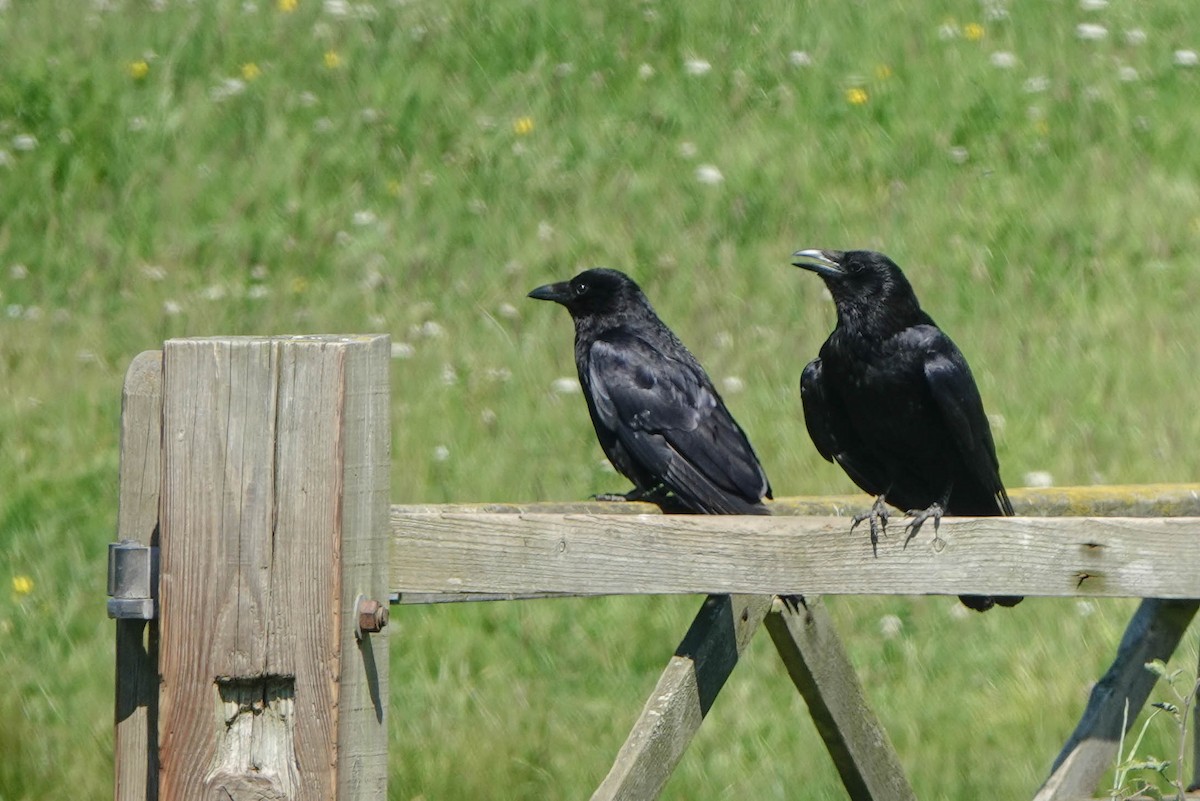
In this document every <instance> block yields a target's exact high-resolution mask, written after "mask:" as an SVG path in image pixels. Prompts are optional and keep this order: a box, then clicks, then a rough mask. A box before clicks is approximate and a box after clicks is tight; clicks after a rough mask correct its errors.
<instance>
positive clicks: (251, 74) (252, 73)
mask: <svg viewBox="0 0 1200 801" xmlns="http://www.w3.org/2000/svg"><path fill="white" fill-rule="evenodd" d="M259 75H262V70H261V69H259V68H258V65H257V64H255V63H254V62H253V61H247V62H246V63H245V64H243V65H242V77H243V78H245V79H246V80H247V81H253V80H254V79H255V78H257V77H258V76H259Z"/></svg>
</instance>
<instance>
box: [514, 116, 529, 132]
mask: <svg viewBox="0 0 1200 801" xmlns="http://www.w3.org/2000/svg"><path fill="white" fill-rule="evenodd" d="M513 133H515V134H516V135H517V136H525V135H526V134H530V133H533V117H518V118H517V119H515V120H513Z"/></svg>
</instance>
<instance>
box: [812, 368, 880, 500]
mask: <svg viewBox="0 0 1200 801" xmlns="http://www.w3.org/2000/svg"><path fill="white" fill-rule="evenodd" d="M800 401H801V404H802V406H803V408H804V425H805V427H807V428H808V436H809V438H811V439H812V441H813V445H815V446H817V452H818V453H820V454H821V455H822V456H824V457H825V459H826V461H830V462H835V463H836V464H838V465H839V466H840V467H841V468H842V469H843V470H845V471H846V475H848V476H850V480H851V481H853V482H854V483H855V484H857V485H858V486H859V487H860V488H861V489H862V490H863V491H864V492H868V493H870V494H871V495H879V494H881V493H884V492H886V491H887V489H888V478H887V469H886V466H885V465H883V464H881V463H879V462H878V461H877V460H876V459H874V458H873V457H872V456H871V453H870V451H869V450H868V448H867V447H866V446H865V445H864V444H863V442H862V439H861V438H860V437H859V436H858V434H856V433H855V431H854V426H853V424H852V423H851V422H850V418H849V416H847V414H846V411H845V407H844V406H843V405H842V404H841V403H838V402H835V401H833V400H831V399H830V397H829V394H828V392H827V391H826V384H825V381H824V378H823V372H822V365H821V360H820V359H813V360H812V361H811V362H809V363H808V365H807V366H806V367H805V368H804V372H803V373H801V374H800Z"/></svg>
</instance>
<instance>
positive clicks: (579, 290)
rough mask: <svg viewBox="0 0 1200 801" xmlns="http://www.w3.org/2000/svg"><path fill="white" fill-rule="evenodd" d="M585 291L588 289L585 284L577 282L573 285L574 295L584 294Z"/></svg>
mask: <svg viewBox="0 0 1200 801" xmlns="http://www.w3.org/2000/svg"><path fill="white" fill-rule="evenodd" d="M587 291H588V285H587V284H583V283H579V284H576V285H575V294H576V295H586V294H587Z"/></svg>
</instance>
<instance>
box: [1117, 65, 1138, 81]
mask: <svg viewBox="0 0 1200 801" xmlns="http://www.w3.org/2000/svg"><path fill="white" fill-rule="evenodd" d="M1117 78H1119V79H1120V80H1122V81H1124V82H1125V83H1130V82H1131V81H1136V80H1137V79H1138V71H1137V70H1136V69H1134V68H1133V67H1131V66H1129V65H1128V64H1122V65H1121V66H1120V67H1118V68H1117Z"/></svg>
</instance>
